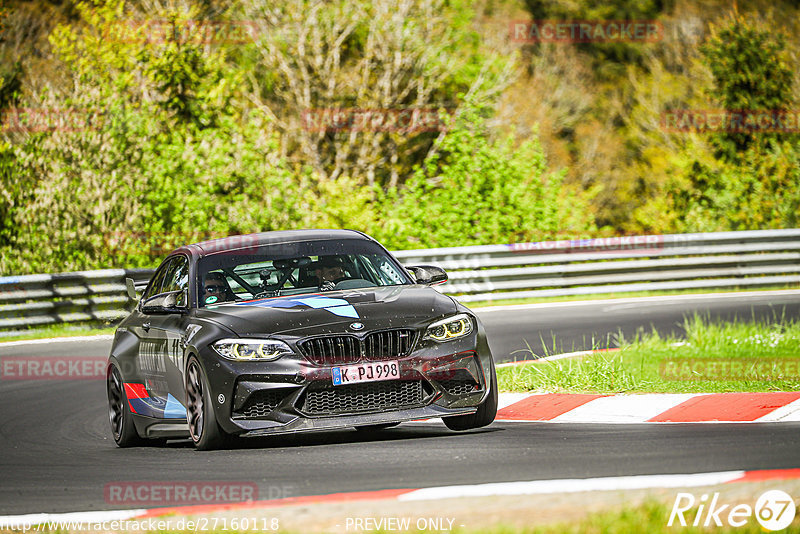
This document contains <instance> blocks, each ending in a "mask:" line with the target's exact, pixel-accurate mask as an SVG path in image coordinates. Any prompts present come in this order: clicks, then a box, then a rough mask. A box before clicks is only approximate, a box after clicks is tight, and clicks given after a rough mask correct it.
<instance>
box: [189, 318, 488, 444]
mask: <svg viewBox="0 0 800 534" xmlns="http://www.w3.org/2000/svg"><path fill="white" fill-rule="evenodd" d="M480 333H481V332H474V333H473V334H472V335H471V336H468V337H467V338H465V339H463V340H457V341H453V342H448V343H434V342H421V343H418V344H417V346H416V348H415V349H414V350H413V351H412V352H411V353H410V354H409V355H408V356H406V357H403V358H397V359H396V360H393V361H398V363H399V365H400V379H399V380H389V381H378V382H362V383H358V384H348V385H343V386H334V385H333V383H332V368H333V367H334V366H333V365H315V364H312V363H311V362H310V361H308V360H307V359H305V358H304V357H303V356H300V355H297V356H296V357H284V358H281V359H280V360H277V361H274V362H234V361H229V360H224V359H222V358H220V357H218V356H216V355H215V354H214V353H211V354H206V355H205V358H201V360H204V361H203V365H204V366H205V369H206V372H207V376H208V379H209V382H210V386H211V392H212V399H213V400H214V409H215V412H216V416H217V421H218V422H219V424H220V426H221V427H222V428H223V430H225V431H226V432H228V433H230V434H236V435H243V436H256V435H271V434H280V433H294V432H303V431H313V430H323V429H324V430H328V429H338V428H346V427H353V426H361V425H372V424H380V423H396V422H403V421H411V420H416V419H428V418H435V417H447V416H451V415H464V414H470V413H474V412H475V411H476V409H477V407H478V406H479V405H480V404H481V403H482V402H483V401H484V400H485V398H486V396H487V395H488V394H489V391H488V390H489V388H490V384H491V380H490V379H489V374H488V373H489V372H493V367H492V364H491V353H490V352H489V350H488V345H487V344H486V343H485V341H484V342H483V343H481V341H482V340H481V336H480Z"/></svg>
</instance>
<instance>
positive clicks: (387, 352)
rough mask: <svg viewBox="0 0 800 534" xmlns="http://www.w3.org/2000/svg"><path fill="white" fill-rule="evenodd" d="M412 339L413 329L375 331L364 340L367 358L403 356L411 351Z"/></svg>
mask: <svg viewBox="0 0 800 534" xmlns="http://www.w3.org/2000/svg"><path fill="white" fill-rule="evenodd" d="M412 341H414V332H413V331H412V330H386V331H384V332H373V333H372V334H370V335H368V336H367V338H366V339H365V340H364V355H365V356H366V358H367V360H391V359H393V358H402V357H403V356H407V355H408V353H409V352H411V342H412Z"/></svg>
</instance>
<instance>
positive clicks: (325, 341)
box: [300, 336, 361, 365]
mask: <svg viewBox="0 0 800 534" xmlns="http://www.w3.org/2000/svg"><path fill="white" fill-rule="evenodd" d="M300 350H302V351H303V353H304V354H305V355H306V357H307V358H308V359H309V360H311V362H313V363H315V364H317V365H337V364H347V363H356V362H357V361H358V360H359V359H361V341H359V339H358V338H357V337H355V336H326V337H315V338H312V339H309V340H306V341H303V342H302V343H300Z"/></svg>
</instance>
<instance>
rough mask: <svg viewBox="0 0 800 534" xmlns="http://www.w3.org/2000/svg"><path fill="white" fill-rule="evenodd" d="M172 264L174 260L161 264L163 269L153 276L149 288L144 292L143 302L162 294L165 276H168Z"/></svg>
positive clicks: (159, 269) (160, 268)
mask: <svg viewBox="0 0 800 534" xmlns="http://www.w3.org/2000/svg"><path fill="white" fill-rule="evenodd" d="M172 263H173V262H172V260H168V261H165V262H164V263H162V264H161V267H159V268H158V270H157V271H156V273H155V274H154V275H153V278H151V279H150V284H149V285H148V286H147V290H146V291H145V292H144V295H142V300H147V299H149V298H150V297H152V296H153V295H158V294H159V293H161V287H162V286H163V285H164V276H165V275H166V273H167V271H168V270H169V268H170V266H171V265H172Z"/></svg>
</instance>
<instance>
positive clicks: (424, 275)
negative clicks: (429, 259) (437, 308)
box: [406, 265, 447, 286]
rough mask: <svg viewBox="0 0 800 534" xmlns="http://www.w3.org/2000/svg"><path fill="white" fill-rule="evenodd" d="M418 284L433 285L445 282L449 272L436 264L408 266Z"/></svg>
mask: <svg viewBox="0 0 800 534" xmlns="http://www.w3.org/2000/svg"><path fill="white" fill-rule="evenodd" d="M406 269H408V270H409V271H410V272H411V274H413V275H414V279H415V280H416V281H417V283H418V284H423V285H426V286H433V285H436V284H444V283H445V282H447V273H446V272H445V271H444V269H442V268H441V267H436V266H434V265H415V266H414V267H406Z"/></svg>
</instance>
